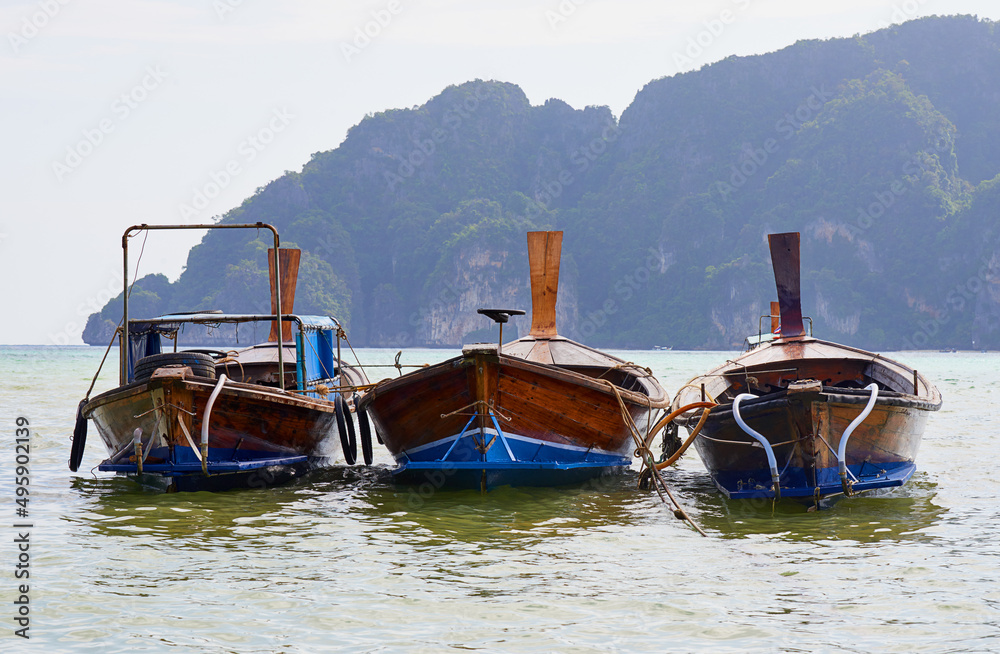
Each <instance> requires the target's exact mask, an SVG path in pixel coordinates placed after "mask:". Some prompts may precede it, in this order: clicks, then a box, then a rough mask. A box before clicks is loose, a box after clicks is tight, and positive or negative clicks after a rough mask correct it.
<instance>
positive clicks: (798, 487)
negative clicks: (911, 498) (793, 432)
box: [712, 462, 917, 500]
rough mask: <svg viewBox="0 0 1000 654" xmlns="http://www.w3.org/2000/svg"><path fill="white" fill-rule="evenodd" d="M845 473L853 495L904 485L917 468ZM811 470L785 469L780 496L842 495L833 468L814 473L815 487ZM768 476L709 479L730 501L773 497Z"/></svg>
mask: <svg viewBox="0 0 1000 654" xmlns="http://www.w3.org/2000/svg"><path fill="white" fill-rule="evenodd" d="M847 469H848V470H849V471H850V472H851V474H852V475H853V476H854V477H855V478H856V479H857V481H856V482H854V484H853V485H852V487H851V489H852V491H853V492H855V493H861V492H865V491H871V490H875V489H878V488H892V487H895V486H902V485H903V484H905V483H906V482H907V481H908V480H909V479H910V477H911V476H913V473H914V471H916V469H917V466H916V464H914V463H912V462H894V463H882V464H879V465H873V464H871V463H862V464H859V465H850V466H848V467H847ZM812 472H813V471H812V470H809V469H806V468H792V467H788V468H785V469H784V470H783V471H782V473H781V496H782V497H789V498H791V497H804V498H815V497H816V496H817V495H819V497H829V496H831V495H837V494H839V493H842V492H843V487H842V485H841V482H840V474H839V472H838V470H837V468H835V467H831V468H821V469H819V470H816V471H815V472H816V479H817V481H816V483H811V477H812ZM770 476H771V475H770V472H768V470H767V468H759V469H755V470H725V471H718V472H716V473H715V474H714V475H713V476H712V480H713V481H714V482H715V485H716V487H717V488H718V489H719V490H720V491H722V493H723V494H725V495H726V497H728V498H730V499H733V500H742V499H751V498H756V497H765V498H771V497H774V491H772V490H771V485H770Z"/></svg>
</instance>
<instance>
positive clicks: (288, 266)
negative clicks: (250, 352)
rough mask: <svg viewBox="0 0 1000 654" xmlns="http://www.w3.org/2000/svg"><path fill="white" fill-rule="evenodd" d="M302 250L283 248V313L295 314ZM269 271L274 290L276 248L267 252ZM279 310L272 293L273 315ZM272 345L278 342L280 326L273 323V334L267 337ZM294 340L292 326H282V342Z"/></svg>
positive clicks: (289, 324)
mask: <svg viewBox="0 0 1000 654" xmlns="http://www.w3.org/2000/svg"><path fill="white" fill-rule="evenodd" d="M301 254H302V253H301V251H300V250H296V249H294V248H281V256H280V257H279V259H280V260H281V261H280V263H281V311H282V313H295V309H294V307H295V286H296V283H297V281H298V276H299V257H300V255H301ZM267 271H268V276H269V278H270V280H271V289H274V273H275V271H274V248H269V249H268V251H267ZM277 310H278V304H277V298H275V297H274V291H273V290H272V291H271V313H275V312H277ZM267 340H268V341H269V342H271V343H275V342H277V341H278V326H277V325H276V324H275V323H274V322H271V334H270V335H269V336H268V337H267ZM290 340H292V324H291V323H290V322H284V323H283V324H282V334H281V342H282V343H285V342H288V341H290Z"/></svg>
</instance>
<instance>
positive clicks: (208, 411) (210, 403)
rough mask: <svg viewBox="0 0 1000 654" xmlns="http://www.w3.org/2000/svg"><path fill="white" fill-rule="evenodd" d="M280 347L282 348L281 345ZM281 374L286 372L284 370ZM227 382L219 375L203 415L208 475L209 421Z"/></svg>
mask: <svg viewBox="0 0 1000 654" xmlns="http://www.w3.org/2000/svg"><path fill="white" fill-rule="evenodd" d="M279 329H280V328H279ZM278 347H279V349H280V347H281V345H279V346H278ZM281 374H284V371H282V373H281ZM225 383H226V375H225V373H223V374H221V375H219V382H218V383H217V384H216V385H215V389H213V390H212V394H211V395H209V396H208V402H206V403H205V415H203V416H202V417H201V469H202V472H204V473H205V474H206V475H207V474H208V421H209V420H210V419H211V417H212V406H214V405H215V398H217V397H219V393H221V392H222V387H223V385H225Z"/></svg>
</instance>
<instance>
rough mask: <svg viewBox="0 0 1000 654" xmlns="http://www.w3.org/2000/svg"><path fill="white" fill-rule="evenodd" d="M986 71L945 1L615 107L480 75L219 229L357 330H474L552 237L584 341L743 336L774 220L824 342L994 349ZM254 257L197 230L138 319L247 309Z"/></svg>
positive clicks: (415, 335) (973, 35)
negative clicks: (245, 225) (797, 264)
mask: <svg viewBox="0 0 1000 654" xmlns="http://www.w3.org/2000/svg"><path fill="white" fill-rule="evenodd" d="M996 70H1000V30H997V28H996V25H995V24H994V23H991V22H989V21H980V20H977V19H975V18H973V17H968V16H959V17H948V18H940V17H933V18H925V19H920V20H917V21H912V22H910V23H906V24H904V25H899V26H893V27H890V28H888V29H885V30H880V31H878V32H875V33H872V34H868V35H864V36H858V37H853V38H847V39H834V40H829V41H823V42H819V41H810V42H802V43H798V44H796V45H794V46H791V47H789V48H786V49H784V50H782V51H779V52H775V53H771V54H767V55H761V56H755V57H730V58H728V59H726V60H723V61H720V62H717V63H715V64H713V65H711V66H706V67H704V68H703V69H701V70H698V71H695V72H690V73H685V74H681V75H676V76H673V77H669V78H662V79H658V80H654V81H652V82H650V83H649V84H647V85H646V86H645V87H644V88H643V89H642V90H640V91H639V93H638V94H637V95H636V98H635V100H634V101H633V102H632V104H631V105H630V106H629V107H628V108H627V109H626V110H625V112H624V113H623V114H622V116H621V118H620V120H616V119H615V117H614V116H613V115H612V114H611V112H610V110H609V109H607V108H606V107H586V108H583V109H573V108H572V107H570V106H569V105H567V104H566V103H564V102H562V101H559V100H548V101H546V102H545V103H544V104H542V105H538V106H532V105H531V104H530V103H529V101H528V99H527V97H526V96H525V94H524V93H523V91H522V90H521V89H520V88H518V87H517V86H515V85H513V84H508V83H503V82H495V81H481V80H476V81H474V82H468V83H465V84H460V85H457V86H451V87H448V88H446V89H445V90H444V91H442V92H441V93H440V94H439V95H438V96H436V97H434V98H431V99H430V100H429V101H428V102H426V103H425V104H423V105H421V106H419V107H413V108H411V109H394V110H389V111H384V112H380V113H377V114H374V115H371V116H368V117H366V118H364V119H363V120H362V121H361V122H360V123H359V124H358V125H357V126H355V127H353V128H352V129H351V130H350V131H349V133H348V135H347V138H346V139H345V140H344V142H343V143H342V144H340V145H339V146H338V147H337V148H336V149H334V150H330V151H327V152H318V153H316V154H314V155H313V156H312V158H311V159H310V161H309V162H308V163H306V164H305V166H304V167H303V168H302V170H301V172H290V173H287V174H286V175H284V176H283V177H281V178H280V179H278V180H275V181H273V182H272V183H270V184H268V185H267V186H266V187H265V188H263V189H260V190H259V191H258V192H257V193H256V194H255V195H254V196H253V197H251V198H249V199H247V200H246V201H245V202H244V203H243V204H242V205H241V206H240V207H237V208H235V209H233V210H232V211H230V212H229V213H228V214H227V215H226V216H225V217H224V218H223V221H224V222H230V223H233V222H253V221H255V220H263V221H266V222H269V223H272V224H274V225H276V226H277V227H278V228H279V229H280V230H281V234H282V241H283V243H285V244H286V245H290V244H294V245H295V246H298V247H299V248H301V249H302V250H303V261H304V262H305V263H306V264H307V265H306V268H308V270H306V271H305V277H304V278H303V283H302V286H301V288H300V290H301V293H300V294H299V295H298V299H299V300H300V302H301V303H299V304H297V306H296V308H297V310H299V311H300V312H302V313H333V314H336V315H337V316H339V317H341V318H342V319H343V321H344V323H345V324H347V325H348V327H349V333H350V337H351V340H352V343H353V344H354V345H369V346H395V347H401V346H411V345H414V346H415V345H432V346H451V347H454V346H458V345H461V344H462V343H463V342H466V341H468V340H470V339H474V340H492V339H493V338H494V337H495V328H494V331H493V332H492V335H491V332H490V331H489V330H488V329H487V327H488V326H489V322H488V321H487V319H485V318H483V317H481V316H478V315H477V314H476V309H478V308H480V307H484V306H493V307H499V308H520V309H525V310H529V309H530V307H529V306H528V297H529V296H528V289H527V263H526V261H525V257H526V255H525V253H524V250H525V237H524V234H525V232H527V231H530V230H535V229H560V230H562V231H563V232H564V234H565V236H564V243H563V272H562V275H561V279H560V284H561V291H560V301H559V304H558V306H557V311H558V312H559V318H558V319H559V330H560V333H561V334H563V335H564V336H567V337H570V338H574V339H576V340H580V341H582V342H585V343H587V344H590V345H595V346H599V347H609V346H610V347H626V348H648V347H651V346H653V345H661V346H662V345H672V346H674V347H675V348H730V347H738V345H739V344H740V343H742V340H743V338H744V337H745V336H746V335H747V334H751V333H756V332H757V329H758V323H759V316H760V315H763V314H764V313H766V312H767V310H768V302H769V301H770V300H771V299H773V297H774V294H775V291H774V282H773V278H772V276H771V271H770V263H769V260H768V251H767V245H766V235H767V233H768V232H783V231H799V232H801V233H802V264H803V268H802V293H803V303H804V304H803V310H804V311H805V313H806V314H807V315H811V316H812V317H813V318H814V319H815V321H816V324H815V330H814V331H815V334H816V335H817V336H820V337H825V338H831V339H833V340H840V341H842V342H845V343H848V344H851V345H856V346H859V347H863V348H867V349H875V350H879V349H895V348H901V347H923V348H940V347H970V346H972V347H977V348H978V347H987V348H1000V326H998V323H1000V302H998V281H997V280H998V271H997V264H996V256H997V253H998V252H1000V228H997V227H996V226H995V225H996V216H997V215H1000V214H998V212H1000V175H998V174H1000V113H998V112H997V111H996V107H997V105H998V103H1000V76H998V75H996V74H995V71H996ZM265 240H266V239H265ZM266 247H267V244H266V243H265V242H264V241H263V240H261V239H259V238H258V237H257V236H256V235H255V234H236V233H234V232H233V231H230V230H226V232H225V233H223V232H222V231H220V232H215V233H210V234H208V235H207V236H206V237H205V239H204V240H203V241H202V243H201V244H199V245H198V246H196V247H195V248H193V249H192V250H191V253H190V256H189V258H188V265H187V268H186V269H185V272H184V273H183V274H182V275H181V278H180V279H179V280H178V281H177V282H175V283H173V284H167V283H166V281H165V280H157V279H152V278H150V279H145V280H140V282H137V284H136V290H135V293H134V294H133V296H132V297H133V299H134V300H136V299H140V298H141V299H142V303H143V305H142V308H141V309H140V307H139V304H136V306H135V307H134V312H133V313H134V315H135V316H136V317H141V316H142V315H143V314H144V313H146V314H147V315H152V313H155V312H156V311H179V310H193V309H204V308H217V309H222V310H225V311H244V310H254V309H255V305H254V299H253V298H252V297H251V295H252V294H253V293H254V292H255V291H254V289H257V288H258V287H259V286H260V281H261V279H262V277H261V276H262V275H266V265H265V264H264V263H263V262H264V254H263V253H264V251H265V250H266ZM984 266H985V272H982V271H983V270H984ZM981 272H982V274H980V273H981ZM116 302H120V300H112V302H111V303H109V304H108V306H106V307H105V308H104V309H103V310H102V311H101V312H100V314H99V315H97V316H96V317H92V319H91V320H90V321H88V327H87V329H86V333H85V338H86V340H87V342H91V343H101V342H102V340H104V339H105V337H108V338H110V335H109V334H108V333H107V332H108V329H109V327H108V323H115V324H116V323H117V321H118V319H119V318H120V316H119V315H117V313H116V311H117V307H118V304H116ZM95 315H96V314H95ZM529 324H530V323H529V321H528V320H527V319H526V318H520V319H516V320H515V321H514V323H513V326H516V327H517V331H518V333H519V334H523V333H524V332H525V330H526V329H527V328H528V325H529ZM510 331H511V332H512V331H513V330H510ZM505 337H513V334H512V333H511V334H508V332H507V331H505ZM104 342H106V340H104Z"/></svg>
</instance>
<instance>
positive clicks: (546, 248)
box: [528, 232, 563, 338]
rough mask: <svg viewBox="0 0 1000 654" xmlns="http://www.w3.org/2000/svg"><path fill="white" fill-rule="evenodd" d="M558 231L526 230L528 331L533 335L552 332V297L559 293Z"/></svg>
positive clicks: (554, 333)
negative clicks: (528, 281)
mask: <svg viewBox="0 0 1000 654" xmlns="http://www.w3.org/2000/svg"><path fill="white" fill-rule="evenodd" d="M562 237H563V233H562V232H528V265H529V266H530V268H531V332H530V334H531V335H532V336H534V337H535V338H552V337H554V336H557V335H558V334H557V332H556V297H557V295H558V292H559V259H560V256H561V254H562Z"/></svg>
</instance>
